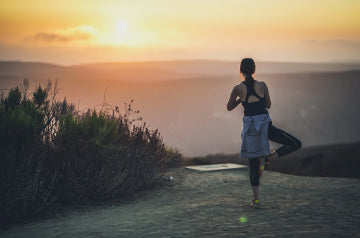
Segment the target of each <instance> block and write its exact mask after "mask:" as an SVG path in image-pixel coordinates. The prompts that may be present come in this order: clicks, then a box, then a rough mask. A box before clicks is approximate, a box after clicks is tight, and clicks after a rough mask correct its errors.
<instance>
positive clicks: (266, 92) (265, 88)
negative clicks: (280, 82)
mask: <svg viewBox="0 0 360 238" xmlns="http://www.w3.org/2000/svg"><path fill="white" fill-rule="evenodd" d="M263 84H264V97H265V104H266V108H267V109H270V107H271V99H270V95H269V89H268V87H267V86H266V83H265V82H263Z"/></svg>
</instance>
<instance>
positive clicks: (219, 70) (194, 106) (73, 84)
mask: <svg viewBox="0 0 360 238" xmlns="http://www.w3.org/2000/svg"><path fill="white" fill-rule="evenodd" d="M238 68H239V63H238V62H230V61H208V60H202V61H194V60H192V61H156V62H128V63H97V64H84V65H75V66H60V65H53V64H45V63H23V62H0V88H10V87H13V86H15V85H16V84H18V83H19V82H21V81H22V80H23V79H24V78H28V79H29V80H30V83H31V87H32V88H34V87H35V85H37V84H38V83H45V82H46V81H47V80H48V79H50V80H55V79H57V80H58V83H59V85H60V88H61V92H60V94H59V96H60V97H66V98H67V99H69V101H72V102H74V103H76V104H77V105H78V107H79V108H80V109H85V108H87V107H94V106H95V105H98V104H101V103H102V102H103V100H104V92H105V90H106V89H107V91H106V97H105V100H106V102H108V103H110V104H113V105H120V106H121V105H123V103H124V102H126V101H127V102H128V101H130V100H131V99H134V100H135V102H134V105H133V106H134V108H135V109H138V110H140V115H141V116H142V117H143V118H144V121H146V122H147V124H148V125H149V126H150V127H151V128H153V129H155V128H158V129H159V130H160V132H161V134H162V136H163V137H164V139H165V142H167V144H169V145H171V146H174V147H177V148H179V149H180V151H181V152H183V153H184V154H185V155H186V156H195V155H206V154H212V153H226V154H229V153H236V152H238V151H239V148H240V143H241V138H240V132H241V127H242V108H241V106H239V107H238V108H237V109H235V111H232V112H228V111H226V103H227V100H228V97H229V94H230V92H231V90H232V88H233V86H234V85H235V84H238V83H240V79H239V73H238ZM255 77H256V79H257V80H259V81H265V82H266V83H267V85H268V87H269V90H270V95H271V97H272V108H271V109H270V116H271V117H272V119H273V123H274V125H275V126H278V127H280V128H282V129H284V130H286V131H288V132H290V133H292V134H294V135H296V136H297V137H299V139H301V140H302V142H303V145H304V146H310V145H323V144H329V143H341V142H351V141H359V140H360V134H359V132H360V125H359V123H358V121H359V120H360V102H359V100H358V96H357V92H358V89H360V64H345V63H343V64H335V63H315V64H313V63H272V62H257V72H256V75H255ZM4 92H5V93H6V91H4Z"/></svg>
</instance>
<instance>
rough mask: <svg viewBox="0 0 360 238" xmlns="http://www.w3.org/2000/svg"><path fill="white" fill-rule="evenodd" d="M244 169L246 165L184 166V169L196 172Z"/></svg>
mask: <svg viewBox="0 0 360 238" xmlns="http://www.w3.org/2000/svg"><path fill="white" fill-rule="evenodd" d="M246 167H247V166H246V165H241V164H234V163H225V164H206V165H194V166H186V167H185V168H187V169H192V170H197V171H216V170H226V169H239V168H246Z"/></svg>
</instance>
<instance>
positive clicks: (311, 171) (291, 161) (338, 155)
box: [185, 142, 360, 178]
mask: <svg viewBox="0 0 360 238" xmlns="http://www.w3.org/2000/svg"><path fill="white" fill-rule="evenodd" d="M217 163H239V164H243V165H248V160H247V159H239V154H232V155H223V154H217V155H208V156H205V157H192V158H187V159H186V160H185V164H186V165H200V164H217ZM266 170H271V171H276V172H281V173H286V174H293V175H301V176H315V177H343V178H360V142H356V143H347V144H333V145H324V146H311V147H306V148H301V149H300V150H298V151H296V152H294V153H292V154H289V155H287V156H284V157H282V158H279V159H276V160H272V162H271V163H270V166H269V168H266Z"/></svg>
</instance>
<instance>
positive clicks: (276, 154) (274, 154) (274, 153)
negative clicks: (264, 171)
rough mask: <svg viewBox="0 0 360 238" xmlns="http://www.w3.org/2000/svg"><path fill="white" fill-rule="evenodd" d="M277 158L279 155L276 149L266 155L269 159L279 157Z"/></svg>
mask: <svg viewBox="0 0 360 238" xmlns="http://www.w3.org/2000/svg"><path fill="white" fill-rule="evenodd" d="M277 158H279V155H278V153H277V152H276V151H273V152H271V154H270V155H268V156H267V157H266V159H267V160H268V161H271V160H273V159H277Z"/></svg>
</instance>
